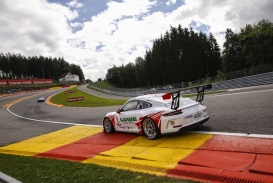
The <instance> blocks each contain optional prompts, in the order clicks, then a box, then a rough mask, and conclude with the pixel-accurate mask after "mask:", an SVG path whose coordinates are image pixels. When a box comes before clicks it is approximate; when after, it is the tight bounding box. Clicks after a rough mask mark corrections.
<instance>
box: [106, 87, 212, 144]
mask: <svg viewBox="0 0 273 183" xmlns="http://www.w3.org/2000/svg"><path fill="white" fill-rule="evenodd" d="M194 88H195V89H196V90H197V92H198V95H197V98H196V101H194V100H192V99H190V98H183V97H180V92H181V91H182V90H179V91H175V92H172V93H165V94H162V93H161V94H148V95H143V96H138V97H135V98H132V99H130V100H128V101H127V102H126V103H125V104H124V105H123V106H122V107H121V108H120V109H118V110H117V111H116V112H110V113H107V114H106V116H105V117H104V119H103V122H102V124H103V131H104V132H106V133H113V132H115V131H119V132H127V133H128V132H129V133H139V134H144V135H145V136H146V137H147V138H148V139H151V140H153V139H157V138H158V137H160V135H161V134H167V133H174V132H181V131H186V130H189V129H192V128H195V127H197V126H199V125H202V124H204V123H205V122H207V121H208V119H209V116H208V113H207V108H206V106H204V105H202V103H201V101H202V100H203V98H204V90H205V89H211V84H209V85H203V86H198V87H193V88H190V89H194ZM188 89H189V88H188ZM188 89H187V90H188Z"/></svg>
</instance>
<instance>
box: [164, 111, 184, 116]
mask: <svg viewBox="0 0 273 183" xmlns="http://www.w3.org/2000/svg"><path fill="white" fill-rule="evenodd" d="M182 113H183V112H182V110H176V111H173V112H169V113H166V114H162V116H174V115H178V114H182Z"/></svg>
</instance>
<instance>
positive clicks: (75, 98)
mask: <svg viewBox="0 0 273 183" xmlns="http://www.w3.org/2000/svg"><path fill="white" fill-rule="evenodd" d="M80 100H84V97H74V98H67V100H66V101H67V102H75V101H80Z"/></svg>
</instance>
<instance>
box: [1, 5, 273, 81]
mask: <svg viewBox="0 0 273 183" xmlns="http://www.w3.org/2000/svg"><path fill="white" fill-rule="evenodd" d="M272 10H273V1H272V0H206V1H204V0H0V52H2V53H4V54H6V53H8V52H9V53H15V54H17V53H20V54H21V55H24V56H26V57H28V56H45V57H52V58H55V57H57V58H58V57H63V58H64V59H65V60H66V61H67V62H68V63H71V64H72V63H73V64H76V65H79V66H81V68H82V70H83V73H84V75H85V79H91V80H92V81H97V80H98V79H99V78H102V79H104V78H105V76H106V73H107V70H108V69H109V68H112V67H113V66H114V65H115V66H121V65H122V64H123V65H126V64H128V63H129V62H131V63H135V59H136V58H137V57H142V58H144V56H145V52H146V50H149V49H151V48H152V44H153V41H154V40H155V39H157V38H160V36H161V35H164V34H165V32H166V31H169V30H170V27H171V26H172V27H178V25H179V24H180V25H181V26H182V28H192V29H193V30H194V31H196V32H199V31H202V32H204V33H206V34H209V33H212V34H213V35H214V37H215V38H216V40H217V41H218V44H219V46H220V48H221V49H222V47H223V43H224V41H225V31H226V29H227V28H231V29H232V30H233V31H234V32H238V31H240V28H244V27H245V26H246V24H255V23H258V22H259V21H260V20H262V19H268V20H269V21H271V22H273V11H272ZM0 67H1V66H0Z"/></svg>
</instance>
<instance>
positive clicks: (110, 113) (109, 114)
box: [106, 112, 116, 116]
mask: <svg viewBox="0 0 273 183" xmlns="http://www.w3.org/2000/svg"><path fill="white" fill-rule="evenodd" d="M115 114H116V112H108V113H107V114H106V116H113V115H115Z"/></svg>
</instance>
